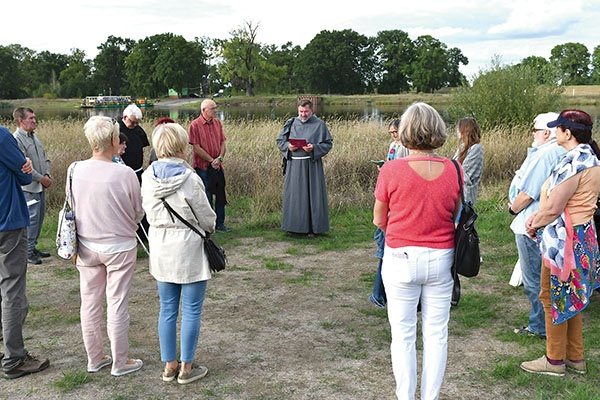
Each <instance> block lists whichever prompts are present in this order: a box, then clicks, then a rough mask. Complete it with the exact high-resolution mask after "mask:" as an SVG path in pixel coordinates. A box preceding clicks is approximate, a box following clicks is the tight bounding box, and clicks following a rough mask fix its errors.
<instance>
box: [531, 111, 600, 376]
mask: <svg viewBox="0 0 600 400" xmlns="http://www.w3.org/2000/svg"><path fill="white" fill-rule="evenodd" d="M592 125H593V122H592V118H591V117H590V116H589V115H588V114H587V113H585V112H583V111H580V110H565V111H563V112H561V113H560V115H559V116H558V118H557V119H556V120H555V121H551V122H549V123H548V127H550V128H553V127H557V130H556V137H557V142H558V144H559V145H561V146H562V147H564V148H565V149H566V150H567V154H566V155H565V156H564V157H563V158H562V159H561V161H560V162H559V163H558V164H557V166H556V167H555V168H554V170H553V171H552V174H551V175H550V178H549V179H548V181H546V183H545V184H544V187H543V188H542V195H541V196H540V199H541V201H540V208H539V210H538V211H537V212H535V213H534V214H532V215H531V217H529V219H528V220H527V222H526V228H527V233H528V234H529V235H530V236H531V237H537V238H538V241H539V243H540V249H541V251H542V259H543V266H542V273H541V290H540V301H541V302H542V305H543V306H544V311H545V313H546V336H547V339H546V355H544V356H542V357H541V358H538V359H537V360H533V361H528V362H524V363H522V364H521V368H522V369H523V370H525V371H527V372H531V373H536V374H544V375H554V376H563V375H564V374H565V370H566V369H568V370H569V371H571V372H575V373H578V374H585V373H586V365H585V360H584V356H583V319H582V315H581V311H583V310H584V309H585V308H586V307H587V305H588V304H589V300H590V296H591V295H592V293H593V291H594V289H596V288H598V287H599V286H600V281H599V270H600V265H599V263H598V261H599V257H600V255H599V252H598V242H597V241H596V227H595V225H594V222H593V217H594V211H595V209H596V201H597V199H598V192H599V191H600V168H598V167H599V166H600V162H599V161H598V155H600V149H599V148H598V145H597V144H596V142H595V141H594V140H593V139H592ZM542 228H543V231H539V230H540V229H542Z"/></svg>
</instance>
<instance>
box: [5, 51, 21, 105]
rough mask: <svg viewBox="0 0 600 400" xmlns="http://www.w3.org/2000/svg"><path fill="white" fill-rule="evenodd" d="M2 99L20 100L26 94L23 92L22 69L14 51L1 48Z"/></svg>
mask: <svg viewBox="0 0 600 400" xmlns="http://www.w3.org/2000/svg"><path fill="white" fill-rule="evenodd" d="M0 65H2V68H0V99H18V98H20V97H21V96H22V95H23V94H24V93H23V91H22V90H21V82H22V79H23V77H22V75H21V68H20V66H19V60H18V57H17V55H16V54H15V52H14V50H13V49H12V48H11V47H9V46H7V47H5V46H0Z"/></svg>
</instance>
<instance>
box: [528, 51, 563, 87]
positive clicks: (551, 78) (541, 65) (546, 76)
mask: <svg viewBox="0 0 600 400" xmlns="http://www.w3.org/2000/svg"><path fill="white" fill-rule="evenodd" d="M519 64H520V65H523V66H525V67H529V68H530V69H531V70H532V71H534V72H535V73H536V75H537V81H538V83H540V84H542V85H543V84H551V85H552V84H556V83H557V82H558V81H559V77H558V71H557V69H556V67H555V66H554V65H553V64H551V63H550V62H549V61H548V60H546V59H545V58H544V57H539V56H529V57H525V58H524V59H522V60H521V62H520V63H519Z"/></svg>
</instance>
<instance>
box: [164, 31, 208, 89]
mask: <svg viewBox="0 0 600 400" xmlns="http://www.w3.org/2000/svg"><path fill="white" fill-rule="evenodd" d="M154 63H155V65H154V74H155V76H154V80H155V81H156V82H160V83H162V84H163V87H164V89H165V90H168V89H176V90H177V92H178V93H180V94H181V93H187V92H188V88H194V87H199V86H200V84H201V82H202V77H203V76H205V75H206V73H207V71H208V69H207V66H206V55H205V54H204V51H203V49H202V45H201V43H200V42H198V41H194V42H188V41H186V40H185V39H184V38H183V36H173V37H171V38H170V39H169V40H168V41H167V42H166V43H164V45H163V46H162V47H161V48H160V49H159V50H158V54H157V57H156V60H155V62H154Z"/></svg>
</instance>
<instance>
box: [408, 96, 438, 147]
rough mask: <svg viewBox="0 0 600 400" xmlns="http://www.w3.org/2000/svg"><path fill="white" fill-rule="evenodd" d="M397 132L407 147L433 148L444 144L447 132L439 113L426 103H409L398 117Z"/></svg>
mask: <svg viewBox="0 0 600 400" xmlns="http://www.w3.org/2000/svg"><path fill="white" fill-rule="evenodd" d="M398 134H399V135H400V140H401V142H402V144H403V145H404V146H405V147H406V148H408V149H415V150H433V149H437V148H439V147H441V146H443V145H444V143H445V142H446V138H447V137H448V133H447V132H446V124H445V123H444V120H443V119H442V117H441V116H440V114H439V113H438V112H437V111H436V110H435V108H433V107H431V106H430V105H429V104H427V103H423V102H416V103H413V104H411V105H410V106H409V107H408V108H407V109H406V111H404V113H403V114H402V116H401V117H400V125H399V126H398Z"/></svg>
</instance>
